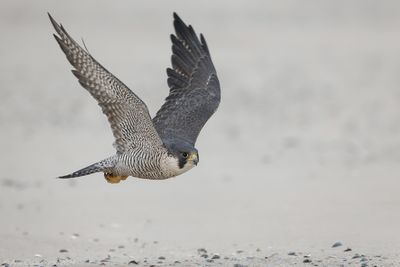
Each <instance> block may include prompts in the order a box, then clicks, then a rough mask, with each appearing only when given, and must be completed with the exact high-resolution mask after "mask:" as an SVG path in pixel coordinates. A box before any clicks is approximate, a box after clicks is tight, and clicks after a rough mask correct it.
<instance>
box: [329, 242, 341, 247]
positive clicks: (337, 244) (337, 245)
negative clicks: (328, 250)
mask: <svg viewBox="0 0 400 267" xmlns="http://www.w3.org/2000/svg"><path fill="white" fill-rule="evenodd" d="M340 246H343V244H342V243H341V242H335V243H334V244H333V245H332V247H333V248H337V247H340Z"/></svg>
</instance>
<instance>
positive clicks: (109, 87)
mask: <svg viewBox="0 0 400 267" xmlns="http://www.w3.org/2000/svg"><path fill="white" fill-rule="evenodd" d="M49 17H50V20H51V23H52V24H53V26H54V29H55V30H56V32H57V33H58V36H57V35H55V34H54V37H55V38H56V40H57V42H58V44H59V45H60V47H61V49H62V50H63V51H64V53H65V55H66V56H67V59H68V61H69V62H70V63H71V65H72V66H74V68H75V69H74V70H72V73H73V74H74V75H75V76H76V77H77V78H78V79H79V83H80V84H81V85H82V86H83V87H84V88H85V89H86V90H88V91H89V93H90V94H91V95H92V96H93V97H94V98H95V99H96V100H97V102H98V104H99V105H100V107H101V108H102V110H103V113H104V114H105V115H106V116H107V118H108V121H109V123H110V124H111V129H112V132H113V135H114V137H115V139H116V140H115V147H116V149H117V153H122V152H124V151H126V150H129V149H132V148H146V149H147V150H151V149H152V148H155V147H157V146H161V145H162V144H163V143H162V141H161V139H160V137H159V135H158V133H157V131H156V129H155V128H154V125H153V123H152V120H151V117H150V114H149V111H148V109H147V106H146V104H145V103H144V102H143V101H142V100H141V99H140V98H139V97H137V96H136V95H135V94H134V93H133V92H132V91H131V90H129V88H128V87H127V86H126V85H124V84H123V83H122V82H121V81H120V80H118V79H117V78H116V77H114V75H112V74H111V73H110V72H108V71H107V70H106V69H105V68H104V67H103V66H101V65H100V64H99V63H98V62H97V61H96V60H95V59H94V58H93V57H92V56H91V55H90V54H89V53H88V52H87V51H85V50H83V49H82V48H81V47H80V46H79V45H78V44H77V43H76V42H75V41H74V40H73V39H72V38H71V37H70V36H69V34H68V33H67V32H66V31H65V29H64V27H63V26H62V25H61V24H58V23H57V22H56V21H55V20H54V19H53V18H52V17H51V16H50V14H49Z"/></svg>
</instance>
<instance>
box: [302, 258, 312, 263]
mask: <svg viewBox="0 0 400 267" xmlns="http://www.w3.org/2000/svg"><path fill="white" fill-rule="evenodd" d="M303 262H304V263H310V262H311V259H309V258H306V259H304V260H303Z"/></svg>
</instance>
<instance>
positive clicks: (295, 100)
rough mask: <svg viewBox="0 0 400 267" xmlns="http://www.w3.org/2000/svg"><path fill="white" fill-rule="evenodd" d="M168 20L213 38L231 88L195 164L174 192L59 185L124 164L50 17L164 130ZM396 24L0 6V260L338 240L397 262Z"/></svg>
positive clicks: (389, 12)
mask: <svg viewBox="0 0 400 267" xmlns="http://www.w3.org/2000/svg"><path fill="white" fill-rule="evenodd" d="M173 11H176V12H177V13H178V14H179V15H180V16H181V17H182V19H183V20H184V21H185V22H186V23H188V24H192V25H193V26H194V29H195V30H196V32H197V33H203V34H204V35H205V37H206V39H207V42H208V45H209V48H210V51H211V55H212V58H213V61H214V64H215V66H216V69H217V71H218V74H219V79H220V83H221V86H222V94H223V95H222V102H221V105H220V108H219V110H218V112H217V113H216V114H215V115H214V116H213V117H212V118H211V120H210V121H209V122H208V123H207V124H206V126H205V128H204V129H203V131H202V133H201V135H200V137H199V139H198V143H197V145H196V146H197V148H198V150H199V154H200V159H201V160H200V163H199V165H198V166H197V167H196V168H194V169H193V170H191V171H190V172H187V173H185V174H184V175H181V176H178V177H176V178H173V179H169V180H165V181H148V180H140V179H135V178H129V179H128V180H126V181H124V182H122V183H120V184H117V185H110V184H107V183H106V181H105V180H104V178H103V176H102V174H94V175H91V176H88V177H82V178H80V179H74V180H57V179H55V177H57V176H59V175H63V174H67V173H70V172H71V171H74V170H77V169H79V168H81V167H84V166H87V165H88V164H90V163H93V162H96V161H98V160H100V159H102V158H104V157H106V156H108V155H111V154H113V153H114V149H113V147H112V143H113V137H112V133H111V130H110V129H109V126H108V123H107V120H106V117H105V116H104V115H103V114H102V113H101V110H100V108H99V107H98V106H97V104H96V102H95V100H94V99H92V98H91V97H90V95H89V94H88V93H87V92H86V91H85V90H84V89H83V88H81V87H80V85H79V84H78V82H77V81H76V79H75V77H73V75H72V74H71V72H70V69H71V66H70V65H69V63H68V62H67V60H66V58H65V56H64V55H63V53H62V51H61V50H60V48H59V46H58V45H57V43H56V42H55V40H54V38H53V36H52V34H53V33H54V30H53V28H52V26H51V24H50V22H49V20H48V17H47V14H46V12H50V13H51V14H52V16H53V17H54V18H55V19H56V20H57V21H58V22H61V23H62V24H63V25H64V27H65V28H66V29H67V31H68V32H69V33H70V34H71V36H72V37H73V38H75V40H77V41H78V42H81V41H80V40H81V38H84V40H85V43H86V45H87V47H88V49H89V51H90V52H91V54H92V55H93V56H94V57H95V58H96V59H97V60H98V61H99V62H101V64H103V65H104V66H105V67H106V68H107V69H108V70H110V71H111V72H112V73H113V74H114V75H115V76H117V77H118V78H119V79H121V80H122V81H123V82H124V83H125V84H126V85H128V86H129V87H130V88H131V89H132V90H133V91H134V92H135V93H136V94H137V95H139V96H140V97H141V98H142V100H143V101H145V102H146V103H147V105H148V107H149V110H150V113H151V114H152V115H154V114H155V113H156V111H157V110H158V108H159V107H160V106H161V104H162V103H163V100H164V98H165V97H166V96H167V94H168V87H167V83H166V73H165V69H166V67H168V66H169V65H170V55H171V43H170V40H169V34H170V33H172V31H173V26H172V12H173ZM399 11H400V4H399V2H398V1H361V0H360V1H202V2H201V3H200V2H198V3H194V2H184V1H168V2H164V1H158V2H153V1H118V2H115V1H113V2H110V1H94V0H93V1H84V2H81V1H73V2H59V1H14V0H12V1H11V0H10V1H3V2H2V8H1V10H0V32H1V45H0V47H1V49H0V58H1V61H0V72H1V75H0V90H1V100H2V101H1V102H2V104H1V105H0V129H1V131H0V137H1V138H0V150H1V151H2V153H1V155H0V159H1V160H0V167H1V169H2V172H1V174H0V218H1V219H0V257H1V256H2V257H3V258H7V257H15V258H20V259H29V258H32V257H34V255H35V254H40V255H43V256H47V257H53V256H54V255H57V253H58V250H59V249H62V248H67V249H68V250H69V252H70V253H71V255H72V256H75V257H79V256H82V257H85V256H83V255H97V254H96V253H98V254H99V255H106V253H110V252H109V249H110V248H112V247H116V246H125V247H129V245H130V244H131V245H134V244H135V243H138V244H139V243H140V244H141V249H140V250H135V251H130V252H129V253H131V254H135V253H136V254H138V253H148V254H151V253H153V252H152V251H150V250H147V249H146V248H148V247H151V246H155V245H154V244H159V246H158V247H157V248H155V249H156V250H162V249H165V250H168V251H175V252H177V251H179V252H180V253H184V251H185V249H188V250H190V249H193V248H198V247H203V246H204V247H207V248H211V249H214V250H215V251H220V252H223V251H227V252H229V251H231V250H234V249H235V248H236V247H240V246H242V247H254V248H256V247H257V248H261V249H263V250H264V251H266V250H267V251H268V250H269V251H272V252H273V251H280V250H296V249H303V250H304V249H305V250H312V249H313V248H317V247H318V248H324V247H330V246H331V245H332V243H333V242H335V241H341V242H343V243H344V244H346V245H348V246H357V247H360V248H362V249H363V250H364V251H384V252H388V253H392V252H395V251H398V250H399V249H400V227H399V225H400V194H399V185H400V181H399V178H400V177H399V174H400V164H399V163H400V105H399V103H400V87H399V85H400V75H399V74H400V35H399V30H400V13H399ZM129 255H130V254H129ZM54 257H55V256H54ZM94 257H95V256H94ZM98 257H100V256H98Z"/></svg>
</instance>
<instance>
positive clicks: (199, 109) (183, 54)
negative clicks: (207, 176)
mask: <svg viewBox="0 0 400 267" xmlns="http://www.w3.org/2000/svg"><path fill="white" fill-rule="evenodd" d="M174 27H175V32H176V35H171V41H172V52H173V54H172V57H171V61H172V69H171V68H168V69H167V74H168V86H169V87H170V93H169V95H168V97H167V98H166V100H165V103H164V105H163V106H162V107H161V109H160V110H159V111H158V112H157V114H156V116H155V117H154V118H153V122H154V126H155V127H156V129H157V132H158V134H159V135H160V137H161V139H162V140H163V141H164V142H168V141H173V140H181V141H186V142H188V143H190V144H192V145H194V144H195V142H196V139H197V137H198V135H199V133H200V131H201V129H202V128H203V126H204V124H205V123H206V122H207V120H208V119H209V118H210V117H211V115H212V114H213V113H214V112H215V111H216V109H217V108H218V105H219V102H220V98H221V93H220V86H219V81H218V77H217V73H216V71H215V68H214V65H213V63H212V61H211V57H210V52H209V50H208V47H207V44H206V41H205V39H204V37H203V35H201V34H200V40H199V38H198V37H197V35H196V33H195V32H194V30H193V28H192V26H190V25H189V26H186V24H185V23H184V22H183V21H182V20H181V19H180V18H179V16H178V15H177V14H176V13H174Z"/></svg>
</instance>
